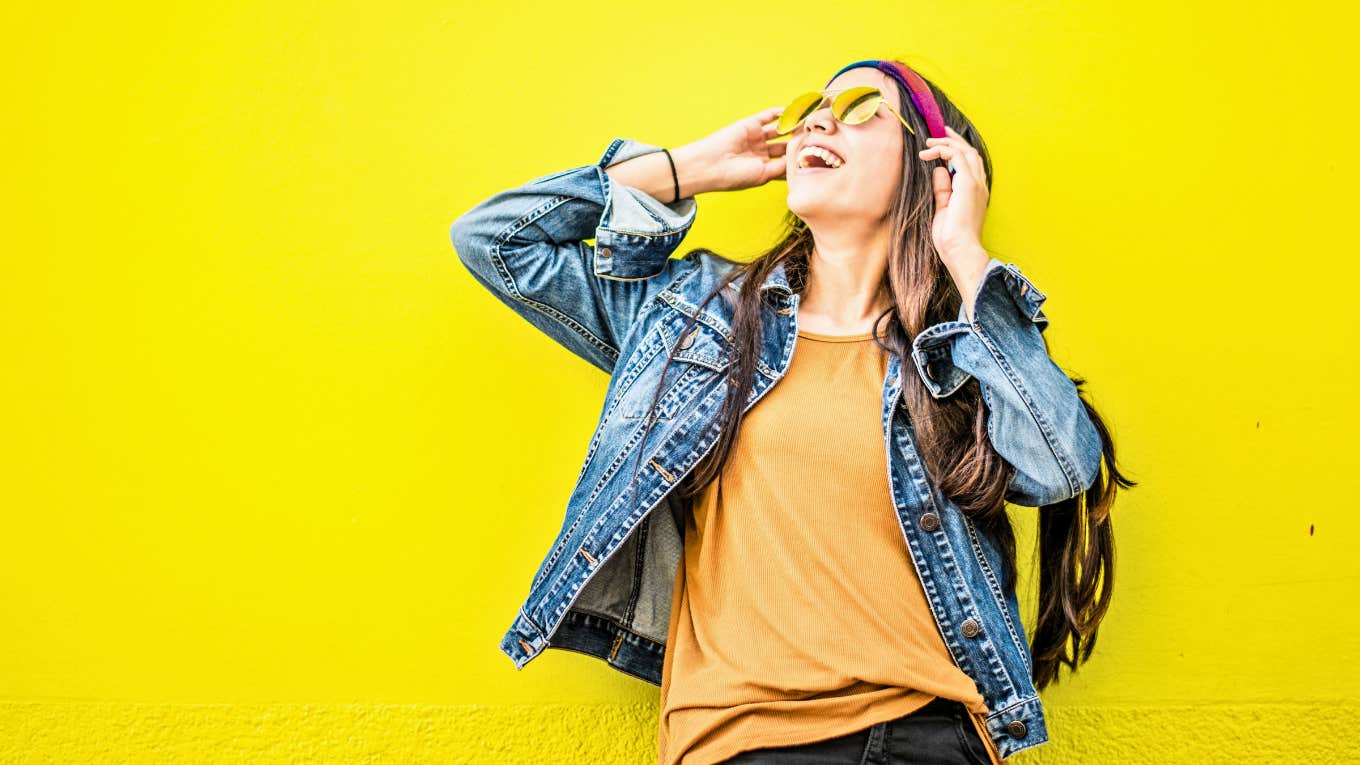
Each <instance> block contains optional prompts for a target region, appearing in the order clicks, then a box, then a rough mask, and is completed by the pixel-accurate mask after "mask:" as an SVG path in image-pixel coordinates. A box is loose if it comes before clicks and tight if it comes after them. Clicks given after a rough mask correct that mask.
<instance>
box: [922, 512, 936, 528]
mask: <svg viewBox="0 0 1360 765" xmlns="http://www.w3.org/2000/svg"><path fill="white" fill-rule="evenodd" d="M939 527H940V516H938V515H936V514H935V513H926V514H925V515H923V516H921V528H923V529H925V530H926V531H934V530H935V529H938V528H939Z"/></svg>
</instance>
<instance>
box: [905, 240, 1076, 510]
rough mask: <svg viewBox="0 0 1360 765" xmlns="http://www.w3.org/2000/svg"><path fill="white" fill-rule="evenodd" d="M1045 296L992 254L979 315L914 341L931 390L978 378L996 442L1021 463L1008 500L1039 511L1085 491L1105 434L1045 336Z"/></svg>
mask: <svg viewBox="0 0 1360 765" xmlns="http://www.w3.org/2000/svg"><path fill="white" fill-rule="evenodd" d="M1046 299H1047V295H1045V294H1044V293H1042V292H1040V291H1039V290H1038V289H1037V288H1035V286H1034V284H1033V283H1032V282H1030V280H1029V279H1027V278H1026V277H1025V276H1024V275H1023V274H1021V273H1020V269H1019V268H1018V267H1017V266H1015V265H1014V264H1012V263H1003V262H1002V261H1000V260H998V259H996V258H991V259H990V261H989V262H988V264H987V270H986V271H985V272H984V273H983V275H982V279H981V280H980V281H979V283H978V287H977V293H976V297H975V299H974V302H973V321H972V322H971V323H970V322H969V321H968V317H967V313H966V312H965V311H964V310H963V308H962V306H961V307H960V309H959V316H958V318H957V319H956V320H954V321H947V322H943V323H941V324H936V325H934V326H932V327H929V328H927V329H926V330H925V331H924V332H922V333H921V334H919V335H917V336H916V338H915V339H914V340H913V341H912V358H913V360H914V361H915V364H916V368H917V371H918V373H919V374H920V376H921V379H922V380H923V381H924V382H925V385H926V387H927V388H928V389H929V390H930V394H931V396H933V397H935V398H944V397H945V396H948V395H950V394H951V393H953V392H954V391H956V390H958V389H959V387H960V386H961V385H963V384H964V383H965V382H967V381H968V378H970V377H974V378H976V379H977V381H978V383H979V385H980V387H981V389H982V395H983V400H984V402H985V403H986V406H987V411H988V414H987V433H988V436H989V437H990V439H991V442H992V446H993V447H994V448H995V449H996V451H997V453H998V454H1000V455H1001V456H1002V457H1003V458H1005V460H1006V461H1007V462H1008V463H1010V465H1011V466H1012V467H1014V468H1015V473H1014V475H1013V476H1012V478H1011V482H1010V485H1009V487H1008V488H1007V493H1006V501H1008V502H1012V503H1014V504H1017V505H1024V506H1027V507H1040V506H1042V505H1048V504H1053V503H1055V502H1060V501H1062V500H1064V499H1068V498H1070V497H1074V496H1077V495H1078V494H1080V493H1081V492H1083V491H1085V490H1086V489H1088V488H1090V487H1091V484H1093V483H1095V479H1096V477H1097V475H1098V474H1099V470H1100V460H1101V441H1100V435H1099V433H1098V431H1097V430H1096V427H1095V424H1094V423H1093V422H1091V418H1090V417H1089V416H1088V415H1087V413H1086V407H1085V406H1084V405H1083V404H1082V402H1081V399H1080V398H1079V397H1078V395H1077V388H1076V385H1075V383H1073V382H1072V380H1071V378H1069V377H1068V376H1067V374H1066V373H1064V372H1063V371H1062V370H1061V369H1059V368H1058V366H1057V365H1056V364H1055V363H1054V362H1053V360H1052V359H1051V358H1050V357H1049V355H1048V349H1047V348H1046V347H1045V345H1044V341H1043V338H1042V337H1041V333H1042V332H1043V331H1044V330H1045V329H1046V328H1047V327H1048V317H1047V316H1045V315H1044V313H1043V311H1042V310H1041V309H1040V306H1041V305H1042V304H1043V302H1044V301H1045V300H1046Z"/></svg>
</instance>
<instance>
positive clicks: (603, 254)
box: [600, 247, 613, 258]
mask: <svg viewBox="0 0 1360 765" xmlns="http://www.w3.org/2000/svg"><path fill="white" fill-rule="evenodd" d="M612 254H613V253H611V252H610V251H609V248H608V247H601V248H600V257H602V258H607V257H609V256H610V255H612Z"/></svg>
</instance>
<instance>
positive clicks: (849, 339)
mask: <svg viewBox="0 0 1360 765" xmlns="http://www.w3.org/2000/svg"><path fill="white" fill-rule="evenodd" d="M798 336H799V337H806V338H807V339H809V340H820V341H821V342H824V343H856V342H859V341H861V340H868V339H869V338H871V337H873V336H874V333H873V332H860V333H858V334H854V335H824V334H821V333H820V332H809V331H807V330H806V329H800V330H798Z"/></svg>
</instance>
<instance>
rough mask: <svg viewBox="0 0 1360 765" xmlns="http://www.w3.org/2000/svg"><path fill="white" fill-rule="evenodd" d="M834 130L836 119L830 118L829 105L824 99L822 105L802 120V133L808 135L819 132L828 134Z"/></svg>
mask: <svg viewBox="0 0 1360 765" xmlns="http://www.w3.org/2000/svg"><path fill="white" fill-rule="evenodd" d="M835 129H836V118H835V117H833V116H831V104H829V103H828V102H827V100H826V99H825V98H824V99H822V103H821V104H820V105H819V106H818V107H817V108H816V109H815V110H813V112H812V114H809V115H808V116H807V119H805V120H803V132H805V133H810V132H812V131H814V130H819V131H821V132H823V133H830V132H832V131H834V130H835Z"/></svg>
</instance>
